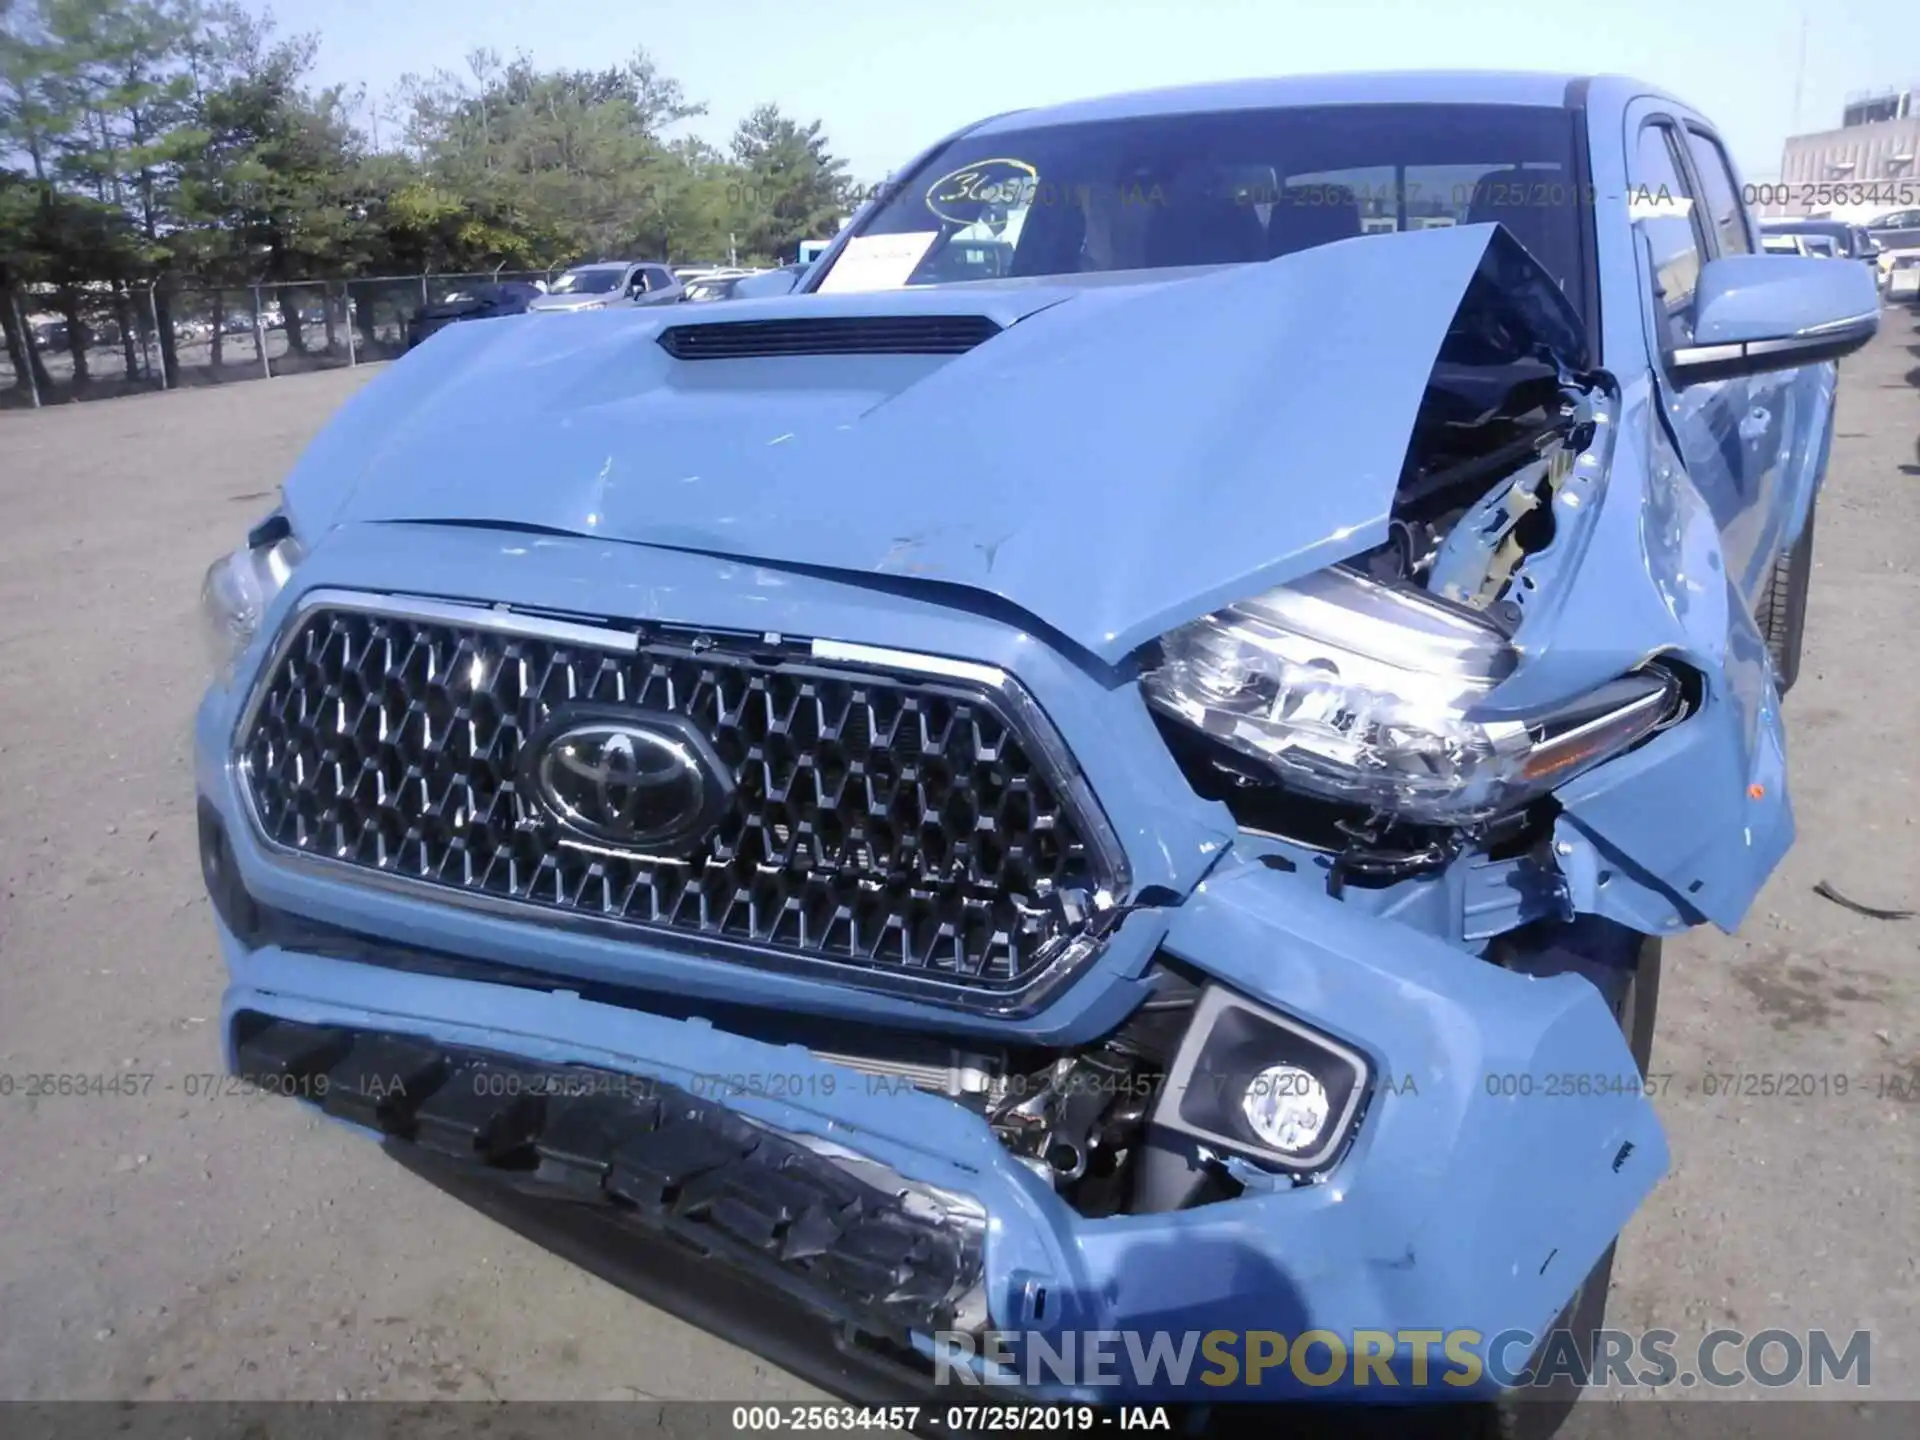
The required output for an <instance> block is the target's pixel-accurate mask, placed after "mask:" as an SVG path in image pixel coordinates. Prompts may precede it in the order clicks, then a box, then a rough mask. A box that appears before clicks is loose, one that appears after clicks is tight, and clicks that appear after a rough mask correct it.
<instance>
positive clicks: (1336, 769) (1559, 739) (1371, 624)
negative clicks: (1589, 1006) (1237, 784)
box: [1142, 567, 1678, 825]
mask: <svg viewBox="0 0 1920 1440" xmlns="http://www.w3.org/2000/svg"><path fill="white" fill-rule="evenodd" d="M1161 654H1162V659H1161V661H1160V663H1159V664H1158V665H1156V666H1155V667H1154V668H1153V669H1151V670H1149V671H1148V672H1147V674H1146V675H1145V676H1144V677H1143V680H1142V688H1143V689H1144V691H1145V693H1146V696H1147V699H1148V701H1149V703H1150V704H1152V705H1153V706H1154V707H1155V708H1156V709H1158V710H1159V711H1161V712H1162V713H1163V714H1166V715H1168V716H1171V717H1173V718H1174V719H1177V720H1179V721H1181V722H1183V723H1184V724H1186V725H1189V726H1191V727H1192V728H1193V729H1195V730H1197V731H1199V732H1200V733H1202V734H1204V735H1207V736H1209V737H1211V738H1212V739H1214V740H1215V741H1217V742H1219V743H1220V744H1222V745H1225V746H1226V747H1227V748H1229V749H1231V750H1233V751H1235V752H1237V753H1239V754H1241V755H1244V756H1248V757H1250V758H1252V759H1254V760H1257V761H1260V762H1262V763H1263V764H1264V765H1265V766H1266V767H1268V768H1269V769H1271V770H1272V771H1273V773H1274V776H1275V779H1276V780H1278V781H1280V782H1281V783H1283V784H1285V785H1288V786H1290V787H1291V788H1294V789H1297V790H1299V791H1302V792H1304V793H1306V794H1310V795H1315V796H1319V797H1321V798H1323V799H1327V800H1332V801H1338V802H1343V803H1346V804H1351V805H1355V806H1361V807H1365V808H1368V809H1371V810H1373V811H1376V812H1379V813H1382V814H1388V815H1393V816H1396V817H1399V818H1402V819H1406V820H1412V821H1417V822H1425V823H1429V824H1453V825H1460V824H1468V823H1472V822H1474V821H1479V820H1485V819H1489V818H1491V817H1493V816H1495V815H1498V814H1501V813H1503V812H1505V811H1508V810H1511V809H1513V808H1515V807H1516V806H1518V805H1520V804H1521V803H1523V802H1524V801H1526V800H1528V799H1530V798H1532V797H1533V796H1535V795H1538V794H1541V793H1544V792H1545V791H1546V790H1549V789H1551V788H1553V786H1555V785H1558V784H1560V783H1562V782H1563V781H1565V780H1566V779H1568V778H1570V777H1571V776H1572V775H1573V774H1575V773H1577V772H1578V771H1579V770H1580V769H1584V768H1585V767H1586V766H1588V765H1590V764H1593V763H1596V762H1597V761H1599V760H1601V759H1604V758H1605V757H1606V756H1607V755H1610V754H1614V753H1616V752H1617V751H1619V750H1621V749H1623V748H1625V746H1627V745H1629V744H1631V743H1632V742H1633V741H1635V740H1637V739H1639V738H1641V737H1642V736H1643V735H1646V734H1648V733H1650V732H1651V731H1652V730H1654V729H1656V728H1658V727H1659V725H1660V724H1662V723H1663V722H1664V721H1666V720H1667V719H1668V718H1670V717H1671V715H1672V713H1673V709H1674V704H1675V702H1676V701H1677V699H1678V685H1677V683H1676V682H1675V681H1674V680H1673V678H1672V677H1671V676H1670V675H1667V674H1666V673H1665V672H1660V671H1639V672H1636V673H1635V674H1633V675H1631V676H1626V677H1623V678H1622V679H1620V680H1617V681H1615V682H1613V683H1612V684H1611V685H1610V686H1607V687H1603V689H1602V691H1599V692H1596V693H1595V695H1594V696H1590V697H1582V699H1581V701H1580V702H1578V703H1577V704H1575V705H1573V706H1569V707H1564V708H1563V709H1559V710H1556V711H1554V712H1553V713H1551V714H1548V715H1543V716H1539V717H1534V718H1530V719H1526V720H1518V719H1495V720H1482V719H1478V718H1475V716H1474V712H1475V710H1476V709H1477V708H1478V706H1479V704H1480V702H1481V701H1482V700H1484V699H1485V698H1486V696H1487V695H1488V694H1489V693H1491V692H1492V690H1493V689H1494V688H1495V687H1496V686H1497V685H1499V684H1500V682H1501V681H1503V680H1504V679H1506V678H1507V676H1508V675H1509V674H1511V673H1512V671H1513V669H1514V666H1515V664H1516V663H1517V660H1518V656H1517V654H1516V652H1515V651H1514V649H1513V647H1512V645H1511V644H1510V643H1509V642H1508V640H1507V638H1506V637H1505V636H1504V635H1502V634H1501V633H1500V632H1499V631H1498V630H1496V629H1494V628H1493V627H1492V626H1491V625H1489V624H1487V623H1486V622H1484V621H1482V620H1480V619H1479V618H1477V617H1476V616H1474V615H1472V614H1470V613H1468V612H1466V611H1464V610H1463V609H1461V608H1459V607H1456V606H1451V605H1448V604H1445V603H1443V602H1441V601H1438V600H1435V599H1434V598H1433V597H1431V596H1428V595H1425V594H1423V593H1421V592H1418V591H1412V590H1407V589H1404V588H1400V587H1394V586H1388V585H1383V584H1381V583H1380V582H1378V581H1375V580H1371V579H1369V578H1367V577H1366V576H1364V575H1361V574H1359V573H1358V572H1356V571H1352V570H1347V569H1344V568H1341V567H1335V568H1333V569H1330V570H1322V571H1319V572H1317V573H1315V574H1313V575H1309V576H1307V577H1305V578H1304V579H1302V580H1298V581H1295V582H1294V583H1293V584H1291V585H1287V586H1282V587H1281V588H1279V589H1276V590H1270V591H1268V592H1267V593H1265V594H1264V595H1259V596H1256V597H1254V598H1253V599H1251V600H1247V601H1243V602H1241V603H1240V604H1237V605H1232V606H1229V607H1227V608H1226V609H1225V610H1220V611H1217V612H1215V613H1214V614H1212V615H1208V616H1206V617H1205V618H1203V619H1200V620H1197V621H1195V622H1193V623H1192V624H1190V625H1185V626H1182V627H1181V628H1180V629H1178V630H1175V631H1173V632H1172V633H1170V634H1169V635H1167V636H1165V637H1164V638H1163V639H1162V641H1161ZM1602 699H1604V701H1605V704H1604V705H1596V703H1595V702H1596V701H1600V700H1602Z"/></svg>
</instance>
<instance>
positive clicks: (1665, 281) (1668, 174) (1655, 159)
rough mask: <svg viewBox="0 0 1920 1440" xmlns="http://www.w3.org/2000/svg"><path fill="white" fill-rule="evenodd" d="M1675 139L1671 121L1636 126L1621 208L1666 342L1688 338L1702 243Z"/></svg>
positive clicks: (1677, 342) (1690, 338)
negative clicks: (1649, 279) (1637, 244)
mask: <svg viewBox="0 0 1920 1440" xmlns="http://www.w3.org/2000/svg"><path fill="white" fill-rule="evenodd" d="M1677 144H1678V141H1677V138H1676V137H1675V135H1674V133H1673V129H1672V127H1671V126H1668V125H1661V124H1652V125H1647V126H1644V127H1642V129H1641V131H1640V144H1639V147H1638V149H1637V150H1636V152H1635V155H1634V167H1633V175H1632V177H1631V183H1630V186H1629V190H1628V195H1627V202H1628V212H1627V213H1628V214H1629V215H1631V216H1632V217H1633V222H1634V229H1635V230H1636V231H1637V232H1638V233H1639V235H1640V236H1641V237H1642V239H1643V240H1644V243H1645V244H1646V246H1647V250H1648V253H1649V256H1650V258H1651V260H1652V262H1653V288H1654V304H1655V307H1656V312H1655V313H1656V314H1657V315H1658V317H1659V319H1660V323H1661V324H1662V325H1663V326H1664V327H1665V330H1666V334H1665V335H1664V337H1663V338H1664V340H1665V341H1666V343H1667V344H1668V345H1669V346H1675V345H1688V344H1691V343H1692V341H1693V292H1694V289H1695V287H1696V286H1697V285H1698V284H1699V282H1700V255H1701V251H1702V249H1703V248H1704V247H1703V246H1702V244H1701V241H1700V235H1699V231H1698V229H1697V228H1696V227H1697V222H1696V220H1695V217H1694V196H1693V193H1692V191H1690V190H1689V189H1688V188H1687V182H1686V181H1685V180H1684V179H1683V178H1682V174H1683V172H1682V170H1681V168H1680V158H1679V152H1678V150H1677V148H1676V146H1677Z"/></svg>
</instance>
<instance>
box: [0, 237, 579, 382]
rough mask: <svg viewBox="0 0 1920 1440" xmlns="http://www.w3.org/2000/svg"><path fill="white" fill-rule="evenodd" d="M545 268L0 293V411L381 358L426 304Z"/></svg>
mask: <svg viewBox="0 0 1920 1440" xmlns="http://www.w3.org/2000/svg"><path fill="white" fill-rule="evenodd" d="M560 268H561V267H559V266H555V267H554V268H553V269H551V270H501V271H493V272H487V273H476V274H456V275H369V276H355V277H353V278H351V279H334V280H306V281H299V282H296V283H291V284H281V285H275V284H261V285H248V286H239V287H229V288H210V287H196V286H191V285H165V284H161V285H155V286H151V287H147V286H129V285H124V284H107V283H86V284H80V285H68V286H59V287H55V286H35V287H28V288H27V289H26V290H25V291H23V292H19V293H16V294H14V295H12V296H4V297H0V312H4V313H0V322H3V323H0V329H4V331H5V341H6V343H5V345H4V346H0V409H6V408H18V407H23V406H40V405H52V404H60V403H64V402H67V401H72V400H95V399H106V398H108V397H111V396H116V395H127V394H134V393H137V392H140V391H145V390H171V389H180V388H191V387H194V386H201V385H217V384H226V383H228V382H230V381H238V380H262V379H271V378H272V377H274V376H276V375H299V374H305V373H307V372H308V371H312V370H331V369H338V368H342V367H345V366H352V365H364V364H368V363H370V362H373V361H379V360H391V359H393V358H394V357H395V356H397V355H399V354H401V353H402V352H404V351H405V349H406V346H407V325H408V322H409V321H410V320H412V318H413V317H414V316H415V315H416V314H418V313H419V312H420V311H421V310H423V309H425V308H426V307H427V306H429V305H439V304H444V303H445V302H447V301H448V300H450V299H452V298H454V297H456V296H457V295H459V294H460V292H461V291H463V290H466V289H469V288H471V287H472V286H474V285H478V284H495V283H500V282H505V281H522V282H526V283H531V284H536V285H539V286H540V287H541V288H543V289H544V288H545V287H546V286H547V284H548V282H549V281H550V280H551V279H552V278H553V276H554V275H556V274H558V273H559V271H560Z"/></svg>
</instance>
